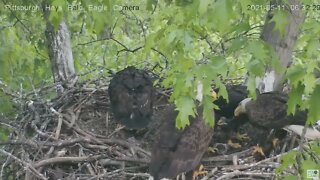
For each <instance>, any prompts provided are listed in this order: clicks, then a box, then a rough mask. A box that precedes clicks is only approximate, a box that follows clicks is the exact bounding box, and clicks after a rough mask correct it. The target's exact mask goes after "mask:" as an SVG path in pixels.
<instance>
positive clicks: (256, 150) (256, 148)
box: [252, 145, 266, 157]
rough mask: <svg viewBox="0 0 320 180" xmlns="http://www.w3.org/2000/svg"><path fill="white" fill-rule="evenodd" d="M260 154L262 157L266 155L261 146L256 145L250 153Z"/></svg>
mask: <svg viewBox="0 0 320 180" xmlns="http://www.w3.org/2000/svg"><path fill="white" fill-rule="evenodd" d="M256 154H260V155H261V156H263V157H266V155H265V154H264V152H263V149H262V147H261V146H259V145H257V146H255V147H254V148H253V150H252V155H256Z"/></svg>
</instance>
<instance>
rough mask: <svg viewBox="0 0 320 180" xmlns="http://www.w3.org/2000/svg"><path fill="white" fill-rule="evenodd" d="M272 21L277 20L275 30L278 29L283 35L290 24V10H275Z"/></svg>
mask: <svg viewBox="0 0 320 180" xmlns="http://www.w3.org/2000/svg"><path fill="white" fill-rule="evenodd" d="M270 21H271V22H275V26H274V30H278V31H279V32H280V35H281V36H282V37H283V36H284V35H285V33H286V26H287V25H288V12H286V11H280V10H278V11H274V14H273V17H272V19H271V20H270Z"/></svg>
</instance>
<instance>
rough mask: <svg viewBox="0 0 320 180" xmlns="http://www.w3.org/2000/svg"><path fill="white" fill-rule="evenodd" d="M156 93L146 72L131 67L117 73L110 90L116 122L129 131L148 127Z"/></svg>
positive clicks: (111, 82)
mask: <svg viewBox="0 0 320 180" xmlns="http://www.w3.org/2000/svg"><path fill="white" fill-rule="evenodd" d="M154 91H155V90H154V87H153V84H152V79H151V77H150V76H149V74H148V73H147V72H146V71H144V70H140V69H136V68H135V67H133V66H130V67H127V68H125V69H123V70H121V71H119V72H117V73H116V74H115V75H114V77H113V78H112V79H111V81H110V85H109V89H108V93H109V97H110V103H111V110H112V112H113V115H114V117H115V119H116V121H118V122H119V123H121V124H123V125H125V126H126V127H127V128H129V129H141V128H144V127H146V126H147V125H148V123H149V122H150V121H151V116H152V109H153V99H152V98H153V95H154Z"/></svg>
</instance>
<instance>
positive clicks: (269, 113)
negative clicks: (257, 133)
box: [234, 92, 307, 129]
mask: <svg viewBox="0 0 320 180" xmlns="http://www.w3.org/2000/svg"><path fill="white" fill-rule="evenodd" d="M287 102H288V96H287V95H286V94H284V93H281V92H268V93H263V94H260V95H257V99H256V100H253V99H252V98H246V99H244V100H243V101H241V102H240V104H239V106H238V107H237V108H236V109H235V112H234V114H235V116H239V115H240V114H246V115H247V116H248V119H249V122H250V123H251V124H253V125H255V126H257V127H261V128H265V129H281V128H283V127H285V126H287V125H292V124H295V125H304V124H305V123H306V121H307V112H306V111H299V110H297V111H296V112H295V114H294V115H292V114H291V115H287Z"/></svg>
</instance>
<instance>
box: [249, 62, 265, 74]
mask: <svg viewBox="0 0 320 180" xmlns="http://www.w3.org/2000/svg"><path fill="white" fill-rule="evenodd" d="M246 67H247V69H248V71H249V72H250V73H252V74H253V75H254V76H262V75H263V74H264V72H265V65H264V64H263V63H262V62H261V61H259V60H258V59H254V58H252V59H251V60H250V61H249V62H248V63H247V64H246Z"/></svg>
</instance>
